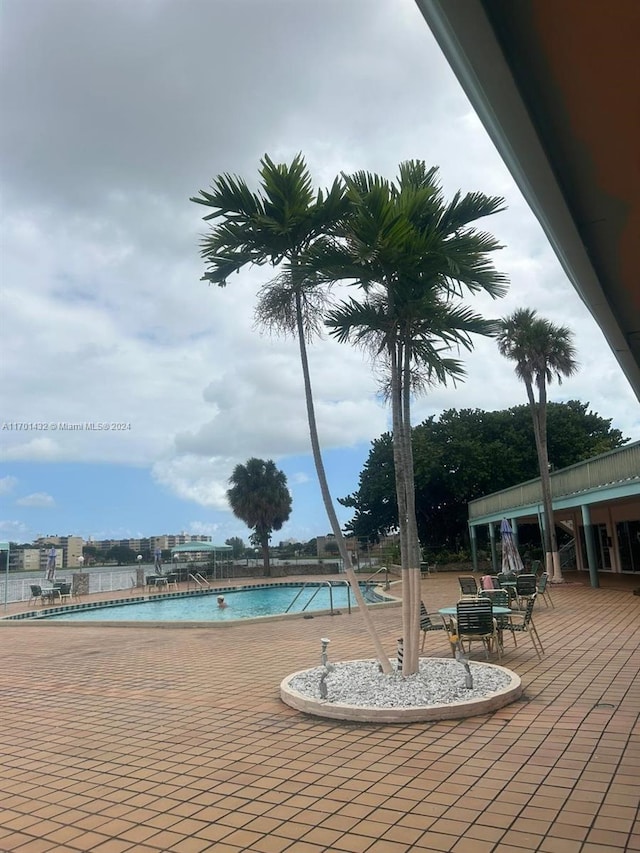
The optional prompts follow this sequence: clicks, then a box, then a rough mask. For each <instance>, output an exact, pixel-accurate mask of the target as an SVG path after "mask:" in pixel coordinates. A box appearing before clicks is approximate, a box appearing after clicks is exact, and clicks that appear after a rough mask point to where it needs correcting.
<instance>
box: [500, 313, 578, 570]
mask: <svg viewBox="0 0 640 853" xmlns="http://www.w3.org/2000/svg"><path fill="white" fill-rule="evenodd" d="M498 349H499V351H500V354H501V355H503V356H505V357H506V358H508V359H510V360H511V361H515V363H516V366H515V371H516V376H517V377H518V379H521V380H522V381H523V382H524V386H525V388H526V390H527V399H528V401H529V408H530V409H531V416H532V418H533V434H534V436H535V442H536V451H537V454H538V466H539V468H540V484H541V487H542V504H543V507H544V518H545V523H544V526H543V542H544V550H545V564H546V569H547V572H548V573H549V578H550V579H551V581H552V582H554V583H562V581H563V580H564V579H563V577H562V570H561V568H560V557H559V555H558V543H557V539H556V528H555V524H554V520H553V500H552V497H551V477H550V474H549V470H550V466H549V455H548V452H547V384H548V383H550V382H552V381H553V378H554V377H555V378H556V379H557V380H558V383H559V384H561V383H562V379H563V377H568V376H572V375H573V374H574V373H576V372H577V370H578V362H577V361H576V358H575V356H576V349H575V347H574V345H573V333H572V331H571V329H569V328H568V327H567V326H557V325H554V323H552V322H551V321H550V320H546V319H545V318H544V317H539V316H538V314H537V312H536V311H535V310H533V309H531V308H519V309H518V310H516V311H514V312H513V314H511V315H510V316H508V317H505V318H504V319H503V320H502V323H501V329H500V333H499V335H498ZM534 385H535V386H536V387H537V389H538V399H537V400H536V396H535V393H534V390H533V386H534Z"/></svg>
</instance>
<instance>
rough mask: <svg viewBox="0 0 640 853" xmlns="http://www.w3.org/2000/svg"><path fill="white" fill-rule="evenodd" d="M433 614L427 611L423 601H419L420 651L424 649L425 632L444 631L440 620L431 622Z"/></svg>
mask: <svg viewBox="0 0 640 853" xmlns="http://www.w3.org/2000/svg"><path fill="white" fill-rule="evenodd" d="M432 616H435V614H433V613H427V608H426V607H425V604H424V601H421V602H420V630H421V631H422V645H421V646H420V651H421V652H423V651H424V641H425V640H426V639H427V633H428V632H429V631H444V625H443V624H442V623H440V622H435V623H434V622H432V621H431V617H432Z"/></svg>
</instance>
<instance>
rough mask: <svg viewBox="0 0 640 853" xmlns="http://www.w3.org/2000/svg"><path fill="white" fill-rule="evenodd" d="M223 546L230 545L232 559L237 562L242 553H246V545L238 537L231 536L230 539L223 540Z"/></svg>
mask: <svg viewBox="0 0 640 853" xmlns="http://www.w3.org/2000/svg"><path fill="white" fill-rule="evenodd" d="M224 544H225V545H231V548H232V551H231V553H232V555H233V559H234V560H237V559H239V558H240V557H243V556H244V552H245V551H246V545H245V544H244V542H243V540H242V539H241V538H240V537H239V536H232V537H231V538H230V539H225V541H224Z"/></svg>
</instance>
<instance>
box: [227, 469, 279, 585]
mask: <svg viewBox="0 0 640 853" xmlns="http://www.w3.org/2000/svg"><path fill="white" fill-rule="evenodd" d="M229 483H230V484H231V488H230V489H228V490H227V498H228V499H229V505H230V506H231V510H232V512H233V514H234V515H235V516H236V518H239V519H241V520H242V521H244V523H245V524H246V525H247V527H249V528H250V529H251V530H253V534H252V537H251V538H252V541H254V542H255V544H256V545H257V546H258V547H260V548H262V557H263V560H264V572H265V575H267V576H269V575H270V574H271V571H270V565H269V542H270V540H271V533H272V532H273V531H274V530H280V528H281V527H282V525H283V524H284V523H285V521H286V520H287V519H288V518H289V515H290V514H291V495H290V494H289V489H288V488H287V478H286V475H285V474H284V472H283V471H279V470H278V469H277V468H276V466H275V463H274V462H273V461H272V460H271V459H269V460H268V461H266V462H265V461H264V460H263V459H256V458H255V457H254V458H251V459H249V460H248V461H247V463H246V464H245V465H236V467H235V468H234V469H233V473H232V475H231V477H230V478H229Z"/></svg>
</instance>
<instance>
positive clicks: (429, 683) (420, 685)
mask: <svg viewBox="0 0 640 853" xmlns="http://www.w3.org/2000/svg"><path fill="white" fill-rule="evenodd" d="M469 668H470V671H471V676H472V679H473V688H472V689H467V688H466V687H465V674H466V673H465V668H464V666H463V665H462V663H460V662H459V661H456V660H453V658H452V659H451V660H431V659H428V658H427V659H422V660H421V661H420V671H419V672H418V673H416V675H410V676H407V677H404V676H402V675H401V674H400V673H398V672H396V671H394V672H392V673H390V674H389V675H385V674H383V673H382V672H380V669H379V666H378V663H377V661H347V662H343V663H335V664H330V669H331V671H330V672H329V674H328V675H327V677H326V680H325V683H326V686H327V701H328V702H341V703H345V704H347V705H356V706H358V707H373V708H412V707H415V706H416V705H419V706H425V705H426V706H428V705H443V704H449V703H451V702H463V701H465V700H467V701H468V700H469V699H482V698H484V697H486V696H490V695H491V694H493V693H495V692H496V691H498V690H501V689H503V688H505V687H507V686H508V685H509V683H510V682H511V676H510V675H509V673H508V672H505V671H504V670H501V669H498V668H497V667H493V666H482V665H478V664H476V663H473V662H470V663H469ZM324 672H325V668H324V667H323V666H318V667H315V668H314V669H309V670H306V671H305V672H301V673H298V674H297V675H295V676H294V677H293V678H292V679H291V680H290V681H289V686H290V687H291V688H293V689H294V690H296V691H297V692H298V693H301V694H302V695H303V696H306V697H308V698H310V699H320V698H321V695H320V679H321V676H322V674H323V673H324Z"/></svg>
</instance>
